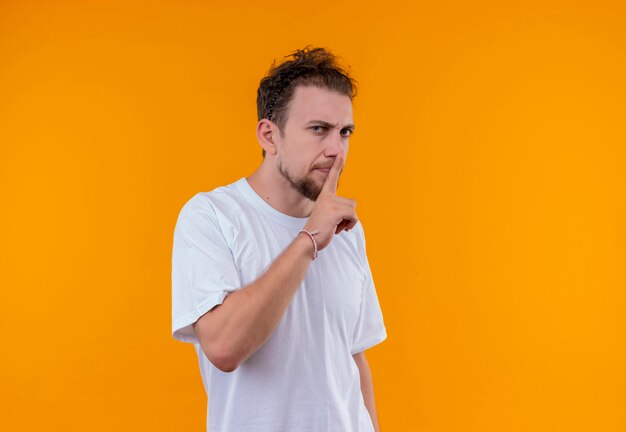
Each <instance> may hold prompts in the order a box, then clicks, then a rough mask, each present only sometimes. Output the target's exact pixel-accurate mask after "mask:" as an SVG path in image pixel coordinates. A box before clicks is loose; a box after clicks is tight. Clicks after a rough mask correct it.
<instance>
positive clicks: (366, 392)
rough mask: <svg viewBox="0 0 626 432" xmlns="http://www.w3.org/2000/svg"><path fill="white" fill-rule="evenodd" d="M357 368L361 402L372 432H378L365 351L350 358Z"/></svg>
mask: <svg viewBox="0 0 626 432" xmlns="http://www.w3.org/2000/svg"><path fill="white" fill-rule="evenodd" d="M352 357H353V358H354V361H355V363H356V365H357V367H358V368H359V376H360V378H361V392H362V393H363V400H364V401H365V407H366V408H367V410H368V411H369V413H370V417H371V418H372V423H373V424H374V430H375V431H376V432H380V426H379V425H378V416H377V414H376V402H375V401H374V384H373V383H372V373H371V371H370V367H369V364H368V363H367V358H365V351H363V352H360V353H358V354H354V355H353V356H352Z"/></svg>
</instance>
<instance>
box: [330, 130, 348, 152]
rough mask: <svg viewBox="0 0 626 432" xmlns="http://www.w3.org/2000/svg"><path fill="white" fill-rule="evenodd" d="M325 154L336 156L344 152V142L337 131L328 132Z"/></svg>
mask: <svg viewBox="0 0 626 432" xmlns="http://www.w3.org/2000/svg"><path fill="white" fill-rule="evenodd" d="M326 140H327V141H328V142H327V143H326V156H327V157H336V156H337V155H338V154H340V153H344V151H345V150H344V143H343V139H342V137H341V135H340V132H339V131H336V132H333V133H331V134H328V137H327V138H326Z"/></svg>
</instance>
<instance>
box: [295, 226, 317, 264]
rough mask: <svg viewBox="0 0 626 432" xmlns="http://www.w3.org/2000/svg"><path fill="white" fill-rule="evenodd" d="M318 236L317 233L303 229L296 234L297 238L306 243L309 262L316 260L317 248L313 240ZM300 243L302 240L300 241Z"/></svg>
mask: <svg viewBox="0 0 626 432" xmlns="http://www.w3.org/2000/svg"><path fill="white" fill-rule="evenodd" d="M317 234H318V232H317V231H307V230H305V229H303V230H301V231H300V232H299V233H298V237H299V238H302V239H304V241H305V242H306V243H307V245H308V246H307V251H308V252H309V256H310V257H311V260H314V259H315V258H317V252H318V246H317V241H316V240H315V236H316V235H317ZM301 242H302V240H301Z"/></svg>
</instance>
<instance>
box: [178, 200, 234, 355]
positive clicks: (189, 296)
mask: <svg viewBox="0 0 626 432" xmlns="http://www.w3.org/2000/svg"><path fill="white" fill-rule="evenodd" d="M201 200H205V198H201V197H200V196H199V195H196V196H195V197H193V198H192V199H190V200H189V201H188V202H187V203H186V204H185V205H184V206H183V208H182V210H181V211H180V213H179V215H178V220H177V221H176V227H175V228H174V243H173V248H172V337H173V338H174V339H177V340H180V341H182V342H195V343H197V342H198V339H197V337H196V335H195V332H194V330H193V326H192V324H193V323H194V322H196V321H197V320H198V319H199V318H200V317H201V316H202V315H204V314H205V313H206V312H208V311H210V310H211V309H212V308H214V307H215V306H216V305H218V304H222V302H223V301H224V299H225V298H226V296H228V294H230V293H231V292H233V291H236V290H237V289H239V288H240V286H241V284H240V277H239V272H238V271H237V268H236V266H235V263H234V261H233V255H232V252H231V250H230V249H229V247H228V244H227V243H226V240H225V238H224V235H223V233H222V230H221V229H220V225H219V222H218V217H217V215H216V213H215V210H214V208H213V206H212V205H211V204H210V202H208V201H201Z"/></svg>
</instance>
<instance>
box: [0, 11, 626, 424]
mask: <svg viewBox="0 0 626 432" xmlns="http://www.w3.org/2000/svg"><path fill="white" fill-rule="evenodd" d="M214 3H215V4H212V3H211V2H199V1H193V2H192V1H188V2H173V1H172V2H152V1H146V0H144V1H140V0H136V1H54V2H52V1H49V2H43V1H42V2H37V1H6V0H5V1H2V2H1V3H0V184H1V187H2V191H1V199H0V206H1V208H0V210H1V211H0V223H1V227H2V228H1V229H2V247H1V248H0V264H1V266H2V270H1V272H0V287H1V290H0V327H1V328H2V336H3V338H2V345H1V346H2V351H1V355H0V383H1V384H0V388H1V393H0V430H3V431H36V430H50V431H86V430H88V431H111V430H115V431H138V430H151V431H201V430H203V427H204V415H205V402H206V399H205V395H204V392H203V388H202V384H201V380H200V375H199V371H198V369H197V363H196V358H195V353H194V351H193V349H192V347H191V345H185V344H182V343H179V342H176V341H174V340H173V339H171V337H170V313H171V310H170V270H171V267H170V258H171V245H172V234H173V228H174V223H175V221H176V217H177V215H178V211H179V210H180V208H181V206H182V205H183V204H184V203H185V202H186V200H187V199H189V198H190V197H191V196H192V195H194V194H195V193H196V192H198V191H207V190H210V189H212V188H214V187H217V186H219V185H223V184H226V183H227V182H231V181H234V180H236V179H238V178H240V177H242V176H245V175H249V174H250V173H251V172H252V171H253V170H254V169H255V168H256V167H257V165H258V164H259V163H260V160H261V156H260V153H261V151H260V148H259V147H258V144H257V142H256V138H255V133H254V131H255V126H256V107H255V97H256V88H257V86H258V82H259V80H260V78H261V77H262V75H263V74H264V72H265V71H266V70H267V69H268V67H269V66H270V64H271V61H272V59H274V58H281V56H283V55H286V54H288V53H289V52H291V51H292V50H294V49H296V48H300V47H303V46H305V45H307V44H313V45H319V46H325V47H329V48H331V49H332V50H333V51H334V52H335V53H336V54H338V55H339V56H341V57H342V58H343V59H344V62H345V63H347V64H349V65H350V66H351V67H352V71H353V73H354V75H355V77H356V78H357V80H358V81H359V84H360V88H359V95H358V96H357V98H356V99H355V106H354V109H355V121H356V124H357V133H356V134H355V136H354V137H353V138H352V139H351V148H350V157H349V159H348V162H347V165H346V170H345V174H344V176H343V179H342V182H341V186H340V190H339V193H340V194H343V195H345V196H348V197H352V198H355V199H357V200H358V202H359V208H358V211H359V216H360V218H361V220H362V221H363V223H364V226H365V229H366V232H367V236H368V237H367V239H368V250H369V256H370V260H371V263H372V271H373V273H374V277H375V281H376V284H377V289H378V293H379V298H380V302H381V306H382V308H383V313H384V316H385V322H386V324H387V330H388V333H389V338H388V339H387V341H385V342H384V343H383V344H381V345H379V346H377V347H375V348H373V349H372V350H370V351H369V353H368V358H369V360H370V365H371V368H372V371H373V375H374V384H375V389H376V397H377V405H378V410H379V416H380V421H381V426H382V429H383V431H386V432H390V431H428V432H444V431H454V432H458V431H464V432H468V431H476V432H490V431H493V432H502V431H511V432H514V431H532V432H539V431H551V432H553V431H568V432H570V431H585V432H587V431H592V430H595V431H603V432H608V431H623V430H626V415H625V414H624V406H625V404H626V392H625V390H624V389H626V345H625V342H626V340H625V339H626V337H625V336H626V332H625V330H626V322H625V321H626V319H625V314H624V310H625V306H626V294H625V288H626V271H625V263H626V260H625V259H626V211H625V209H626V205H625V199H624V198H625V196H626V194H625V188H624V187H625V186H626V178H625V177H626V174H625V171H626V170H625V167H626V150H625V145H626V131H625V118H626V104H625V102H624V101H625V100H626V84H625V83H626V80H625V79H624V77H626V60H625V59H626V56H625V54H626V52H625V50H624V47H625V46H626V45H625V43H626V30H625V28H626V26H625V25H624V23H625V22H626V7H624V6H623V3H621V2H609V1H602V0H600V1H588V2H580V1H578V2H577V1H563V2H554V1H553V2H546V1H538V2H529V1H520V2H515V3H513V2H501V1H491V2H488V1H478V2H461V1H431V2H422V4H418V3H417V2H413V1H404V2H400V1H395V0H391V1H387V2H383V3H382V4H381V3H379V2H371V3H366V2H357V1H337V0H333V1H326V0H321V1H317V2H310V3H302V2H293V1H271V2H261V1H255V2H250V3H249V4H247V5H246V7H245V8H243V7H242V5H241V4H240V2H214Z"/></svg>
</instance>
